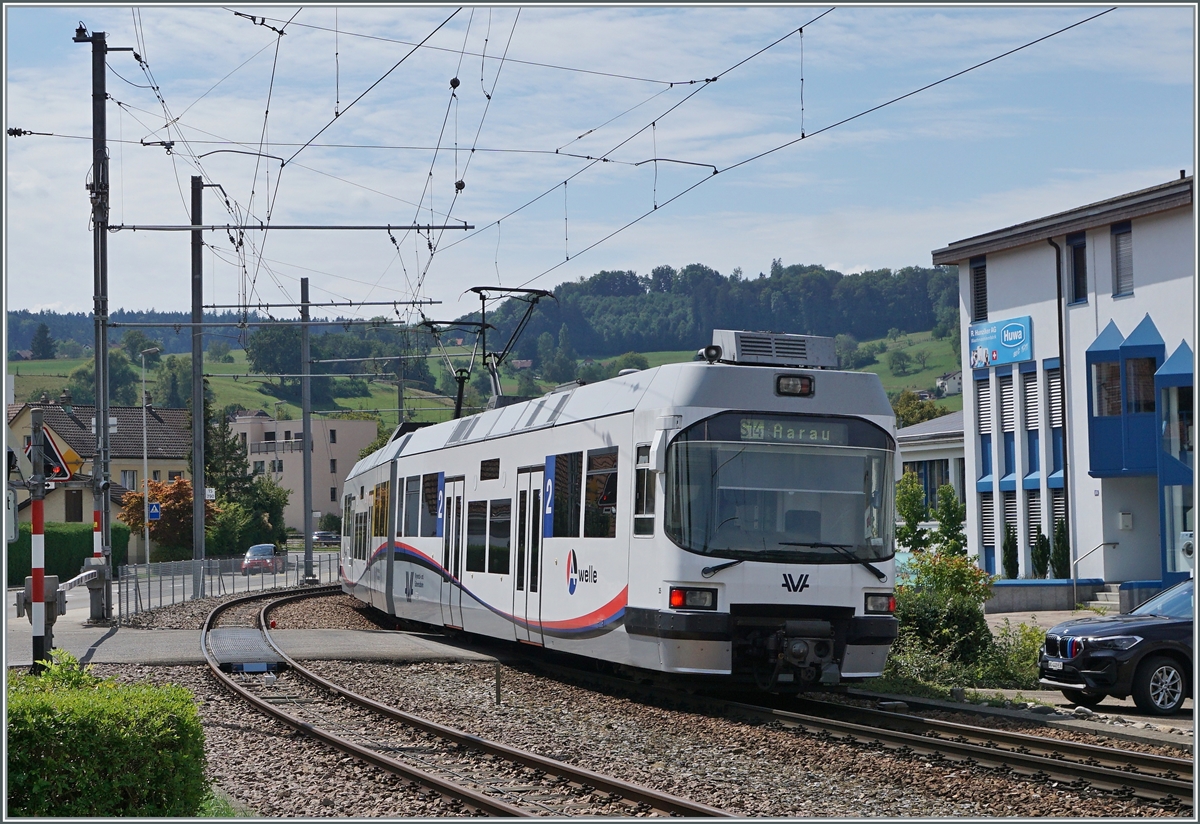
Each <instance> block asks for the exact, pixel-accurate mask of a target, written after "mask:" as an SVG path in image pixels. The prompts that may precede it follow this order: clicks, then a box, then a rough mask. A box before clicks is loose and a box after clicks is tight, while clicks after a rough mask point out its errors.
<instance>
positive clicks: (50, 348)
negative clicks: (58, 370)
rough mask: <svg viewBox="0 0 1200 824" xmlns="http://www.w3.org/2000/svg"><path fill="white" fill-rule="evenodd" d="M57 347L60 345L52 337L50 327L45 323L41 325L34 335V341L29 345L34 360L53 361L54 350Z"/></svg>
mask: <svg viewBox="0 0 1200 824" xmlns="http://www.w3.org/2000/svg"><path fill="white" fill-rule="evenodd" d="M57 347H58V344H57V343H56V342H55V340H54V338H52V337H50V327H49V326H47V325H46V324H44V323H39V324H38V328H37V330H36V331H35V332H34V333H33V340H32V341H31V342H30V344H29V349H30V351H31V352H32V355H31V357H32V359H33V360H53V359H54V350H55V349H56V348H57Z"/></svg>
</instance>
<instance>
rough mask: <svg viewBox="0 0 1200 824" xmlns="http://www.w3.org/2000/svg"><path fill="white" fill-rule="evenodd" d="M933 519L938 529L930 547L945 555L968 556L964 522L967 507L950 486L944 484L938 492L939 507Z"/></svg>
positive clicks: (935, 509)
mask: <svg viewBox="0 0 1200 824" xmlns="http://www.w3.org/2000/svg"><path fill="white" fill-rule="evenodd" d="M932 515H933V517H934V518H935V519H936V520H937V522H938V527H937V529H936V530H934V533H933V535H932V537H931V539H930V545H931V546H933V547H934V548H935V549H937V551H938V552H940V553H941V554H943V555H964V556H965V555H966V554H967V536H966V534H965V533H964V532H963V522H965V521H966V519H967V508H966V505H965V504H964V503H963V502H962V501H960V500H959V499H958V493H957V492H955V491H954V487H953V486H951V485H950V484H942V485H941V486H939V487H938V491H937V506H936V507H935V508H934V510H933V513H932Z"/></svg>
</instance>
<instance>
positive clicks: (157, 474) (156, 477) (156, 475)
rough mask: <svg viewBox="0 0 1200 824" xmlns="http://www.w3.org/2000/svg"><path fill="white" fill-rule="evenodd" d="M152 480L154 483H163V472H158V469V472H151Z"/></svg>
mask: <svg viewBox="0 0 1200 824" xmlns="http://www.w3.org/2000/svg"><path fill="white" fill-rule="evenodd" d="M150 480H152V481H155V482H157V481H161V480H162V471H161V470H158V469H156V470H154V471H153V472H151V473H150Z"/></svg>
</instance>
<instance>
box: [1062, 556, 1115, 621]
mask: <svg viewBox="0 0 1200 824" xmlns="http://www.w3.org/2000/svg"><path fill="white" fill-rule="evenodd" d="M1120 545H1121V542H1120V541H1105V542H1104V543H1100V544H1096V545H1095V546H1094V547H1092V548H1091V549H1089V550H1088V551H1087V552H1085V553H1084V554H1083V555H1082V556H1081V557H1079V558H1076V559H1075V560H1074V561H1072V562H1071V608H1072V609H1074V608H1075V607H1074V605H1075V604H1078V603H1079V562H1080V561H1082V560H1083V559H1084V558H1086V557H1088V556H1089V555H1091V554H1092V553H1093V552H1095V551H1096V550H1098V549H1100V548H1101V547H1105V546H1120Z"/></svg>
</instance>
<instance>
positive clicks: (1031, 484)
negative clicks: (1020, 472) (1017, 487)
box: [1021, 469, 1042, 489]
mask: <svg viewBox="0 0 1200 824" xmlns="http://www.w3.org/2000/svg"><path fill="white" fill-rule="evenodd" d="M1041 487H1042V473H1041V472H1039V471H1038V470H1036V469H1035V470H1034V471H1033V472H1030V473H1029V474H1028V475H1026V476H1025V477H1024V479H1022V481H1021V489H1041Z"/></svg>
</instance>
